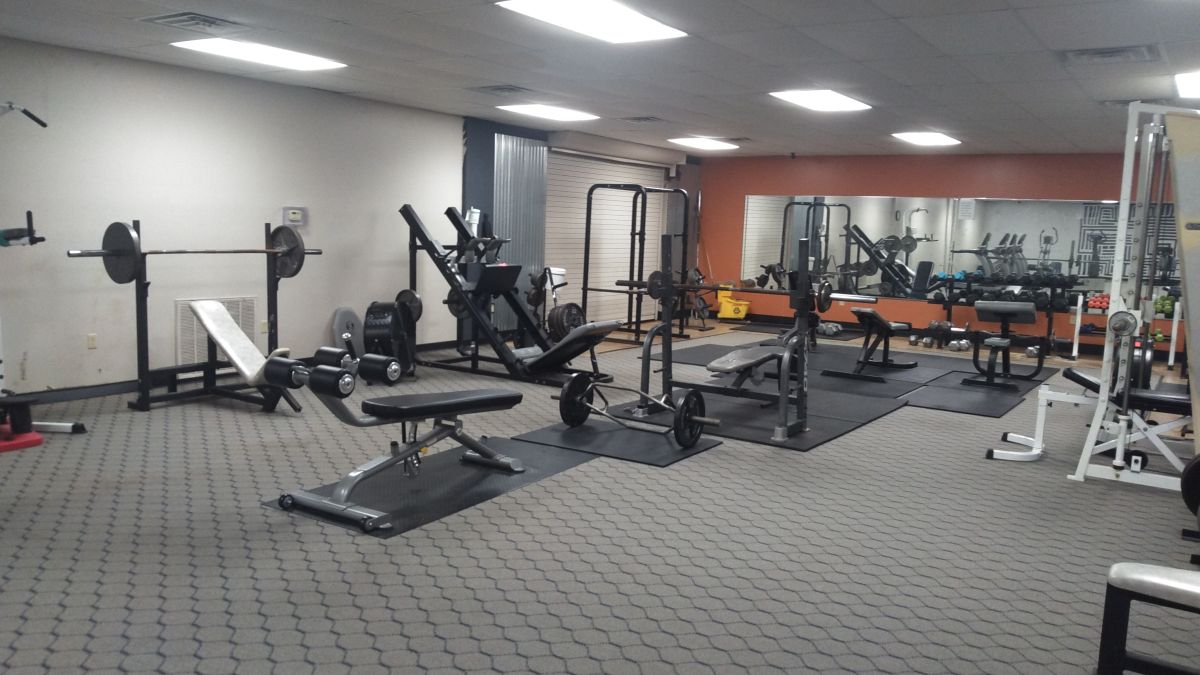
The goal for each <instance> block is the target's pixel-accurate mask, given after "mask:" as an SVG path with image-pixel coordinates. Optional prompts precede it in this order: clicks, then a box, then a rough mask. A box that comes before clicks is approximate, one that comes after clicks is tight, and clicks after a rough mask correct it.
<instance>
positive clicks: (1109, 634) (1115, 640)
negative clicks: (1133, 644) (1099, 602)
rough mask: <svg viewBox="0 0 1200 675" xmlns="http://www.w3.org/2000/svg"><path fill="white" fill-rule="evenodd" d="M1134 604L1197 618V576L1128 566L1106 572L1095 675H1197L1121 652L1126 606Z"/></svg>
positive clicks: (1126, 625)
mask: <svg viewBox="0 0 1200 675" xmlns="http://www.w3.org/2000/svg"><path fill="white" fill-rule="evenodd" d="M1134 600H1137V601H1139V602H1146V603H1149V604H1152V605H1159V606H1160V607H1169V608H1171V609H1177V610H1180V611H1184V612H1192V613H1194V614H1200V572H1194V571H1192V570H1179V569H1174V568H1171V567H1160V566H1158V565H1144V564H1141V563H1128V562H1126V563H1117V564H1115V565H1113V566H1112V567H1111V568H1109V570H1108V590H1107V592H1106V594H1105V598H1104V627H1103V628H1102V629H1101V632H1100V661H1099V664H1097V667H1096V673H1097V675H1120V674H1121V673H1124V672H1126V671H1132V672H1135V673H1157V674H1163V675H1197V674H1200V670H1197V669H1196V668H1195V667H1194V666H1190V665H1189V666H1180V665H1176V664H1173V663H1168V662H1166V661H1163V660H1161V659H1157V658H1154V657H1152V656H1146V655H1144V654H1137V653H1133V652H1130V651H1128V650H1127V649H1126V648H1125V641H1126V638H1127V637H1128V635H1129V606H1130V604H1131V603H1132V602H1133V601H1134Z"/></svg>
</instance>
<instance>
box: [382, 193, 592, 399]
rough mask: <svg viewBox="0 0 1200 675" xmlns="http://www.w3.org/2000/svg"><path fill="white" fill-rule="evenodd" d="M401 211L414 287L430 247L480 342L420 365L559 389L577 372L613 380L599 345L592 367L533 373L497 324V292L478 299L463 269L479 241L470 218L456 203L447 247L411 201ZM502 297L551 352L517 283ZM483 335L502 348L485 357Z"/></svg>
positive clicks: (494, 347) (520, 325)
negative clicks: (462, 260) (469, 248)
mask: <svg viewBox="0 0 1200 675" xmlns="http://www.w3.org/2000/svg"><path fill="white" fill-rule="evenodd" d="M400 214H401V215H402V216H403V217H404V221H405V222H406V223H407V224H408V255H409V261H408V287H409V288H410V289H412V290H413V291H416V290H417V260H418V258H419V256H418V253H417V252H418V251H425V252H426V253H428V254H429V259H430V260H432V261H433V266H434V267H435V268H437V271H438V272H439V273H440V274H441V275H442V278H444V279H445V280H446V283H447V284H449V286H450V289H451V292H453V293H457V294H458V296H459V297H460V298H464V299H467V301H466V302H464V303H463V307H464V308H465V309H466V311H467V318H468V321H467V322H466V323H467V324H469V326H470V328H469V330H470V342H471V344H472V345H474V347H473V348H472V350H471V353H470V354H468V355H460V356H455V357H451V358H447V359H433V358H421V357H420V356H418V358H417V363H418V364H420V365H422V366H428V367H430V368H442V369H446V370H455V371H458V372H462V373H474V374H477V375H487V376H490V377H503V378H506V379H518V380H522V381H525V382H532V383H534V384H543V385H550V386H556V387H557V386H562V385H563V383H564V382H566V380H567V379H568V378H569V377H570V376H571V375H574V374H575V373H587V374H588V375H589V376H590V377H592V378H594V379H598V380H609V379H612V378H611V377H610V376H607V375H604V374H603V373H601V372H600V364H599V362H598V361H597V359H596V352H595V349H594V348H593V349H591V350H589V355H590V356H591V364H592V370H591V371H585V370H579V369H575V368H562V369H559V370H556V371H553V372H545V373H535V372H530V371H529V369H528V368H526V367H525V365H524V363H522V361H521V360H520V359H519V358H518V357H517V355H516V354H515V353H514V352H513V349H512V348H511V347H509V346H508V343H507V340H506V339H505V337H504V335H503V334H501V332H500V331H499V329H497V328H496V325H495V323H493V322H492V316H491V312H490V309H489V306H490V305H491V304H492V303H493V297H492V295H491V294H490V293H487V294H484V295H483V297H475V295H476V294H473V293H472V290H473V286H474V284H472V283H471V282H469V281H467V279H466V278H465V277H464V276H463V275H462V274H461V273H460V271H459V270H458V267H457V266H458V258H459V257H460V256H461V255H462V253H463V252H464V249H465V247H466V245H467V244H468V242H470V241H471V240H472V239H474V237H473V235H472V234H471V230H470V228H468V227H467V224H466V221H464V220H463V218H462V214H460V213H459V211H458V209H456V208H454V207H453V206H452V207H450V208H447V209H446V211H445V215H446V218H447V219H449V221H450V224H451V225H453V226H454V231H455V233H456V236H457V239H458V241H457V242H456V243H455V245H454V246H445V245H443V244H442V243H441V242H439V241H438V240H437V239H435V238H434V236H433V235H432V234H431V233H430V231H429V229H428V228H427V227H426V226H425V223H424V222H422V221H421V218H420V216H418V215H417V212H416V210H415V209H414V208H413V207H412V205H411V204H405V205H404V206H403V207H401V208H400ZM585 260H586V259H585ZM585 269H586V262H585ZM498 297H501V298H503V299H504V301H505V302H506V303H507V304H508V306H509V307H510V308H511V309H512V311H513V314H514V315H516V317H517V323H518V330H519V331H520V332H521V333H522V334H524V335H525V336H527V337H528V339H530V340H532V342H533V346H536V347H538V348H540V349H542V350H543V351H548V350H549V349H550V348H551V347H552V346H553V345H552V344H551V340H550V336H549V335H548V334H547V333H546V330H545V329H544V328H543V327H542V325H541V324H540V323H539V322H538V320H537V317H535V316H534V315H533V313H532V312H531V311H530V309H529V307H528V306H527V305H526V304H525V302H524V301H523V299H522V298H521V296H520V293H519V291H518V289H517V288H516V287H515V286H514V287H513V288H511V289H508V290H507V291H505V292H503V293H501V294H499V296H498ZM480 338H483V339H484V340H486V341H487V343H488V344H489V345H491V347H492V350H493V351H495V352H496V356H495V357H490V356H481V355H480V354H479V349H478V344H479V340H480ZM483 363H495V364H500V365H502V366H504V372H500V371H498V370H495V369H488V368H481V367H480V364H483ZM464 364H467V365H464Z"/></svg>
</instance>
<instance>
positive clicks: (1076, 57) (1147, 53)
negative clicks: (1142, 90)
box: [1061, 45, 1161, 66]
mask: <svg viewBox="0 0 1200 675" xmlns="http://www.w3.org/2000/svg"><path fill="white" fill-rule="evenodd" d="M1061 53H1062V57H1063V61H1064V62H1065V63H1066V64H1067V65H1068V66H1095V65H1109V64H1112V65H1116V64H1123V63H1154V62H1156V61H1159V60H1161V57H1160V56H1159V54H1158V47H1155V46H1154V45H1138V46H1135V47H1105V48H1102V49H1074V50H1071V51H1066V52H1061Z"/></svg>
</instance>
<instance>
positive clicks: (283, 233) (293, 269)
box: [270, 225, 304, 279]
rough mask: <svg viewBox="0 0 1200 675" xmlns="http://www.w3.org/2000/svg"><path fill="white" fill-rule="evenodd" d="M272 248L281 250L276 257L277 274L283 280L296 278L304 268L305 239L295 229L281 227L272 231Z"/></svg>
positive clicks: (286, 226) (285, 226)
mask: <svg viewBox="0 0 1200 675" xmlns="http://www.w3.org/2000/svg"><path fill="white" fill-rule="evenodd" d="M270 239H271V246H270V248H273V249H279V250H280V251H281V252H280V253H276V254H273V255H275V274H277V275H278V276H279V277H280V278H281V279H287V278H290V277H294V276H296V275H297V274H299V273H300V268H302V267H304V239H303V238H302V237H301V236H300V233H299V232H297V231H296V229H295V228H293V227H290V226H288V225H280V226H279V227H277V228H275V229H273V230H271V237H270Z"/></svg>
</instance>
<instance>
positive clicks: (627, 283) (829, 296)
mask: <svg viewBox="0 0 1200 675" xmlns="http://www.w3.org/2000/svg"><path fill="white" fill-rule="evenodd" d="M616 285H617V286H621V287H624V288H632V289H636V290H644V291H645V293H646V295H649V296H650V297H651V298H653V299H655V300H659V299H661V298H662V297H663V296H664V295H665V294H666V286H667V277H666V275H665V274H663V273H662V271H661V270H655V271H653V272H651V273H650V276H649V277H647V279H646V281H636V280H632V279H621V280H619V281H617V282H616ZM673 287H674V288H675V289H676V290H679V291H684V292H687V291H728V290H733V291H736V292H738V293H756V294H758V295H787V296H790V295H792V291H787V290H776V289H771V288H757V287H751V288H736V289H730V288H727V287H724V286H717V285H713V284H673ZM816 295H817V306H816V309H817V311H818V312H826V311H828V310H829V308H830V307H832V306H833V301H834V300H844V301H847V302H862V303H867V304H874V303H876V302H877V301H878V299H877V298H875V297H874V296H870V295H855V294H851V293H835V292H834V291H833V286H832V285H830V283H829V282H828V281H822V282H821V284H820V287H819V289H818V290H817V292H816Z"/></svg>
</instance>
